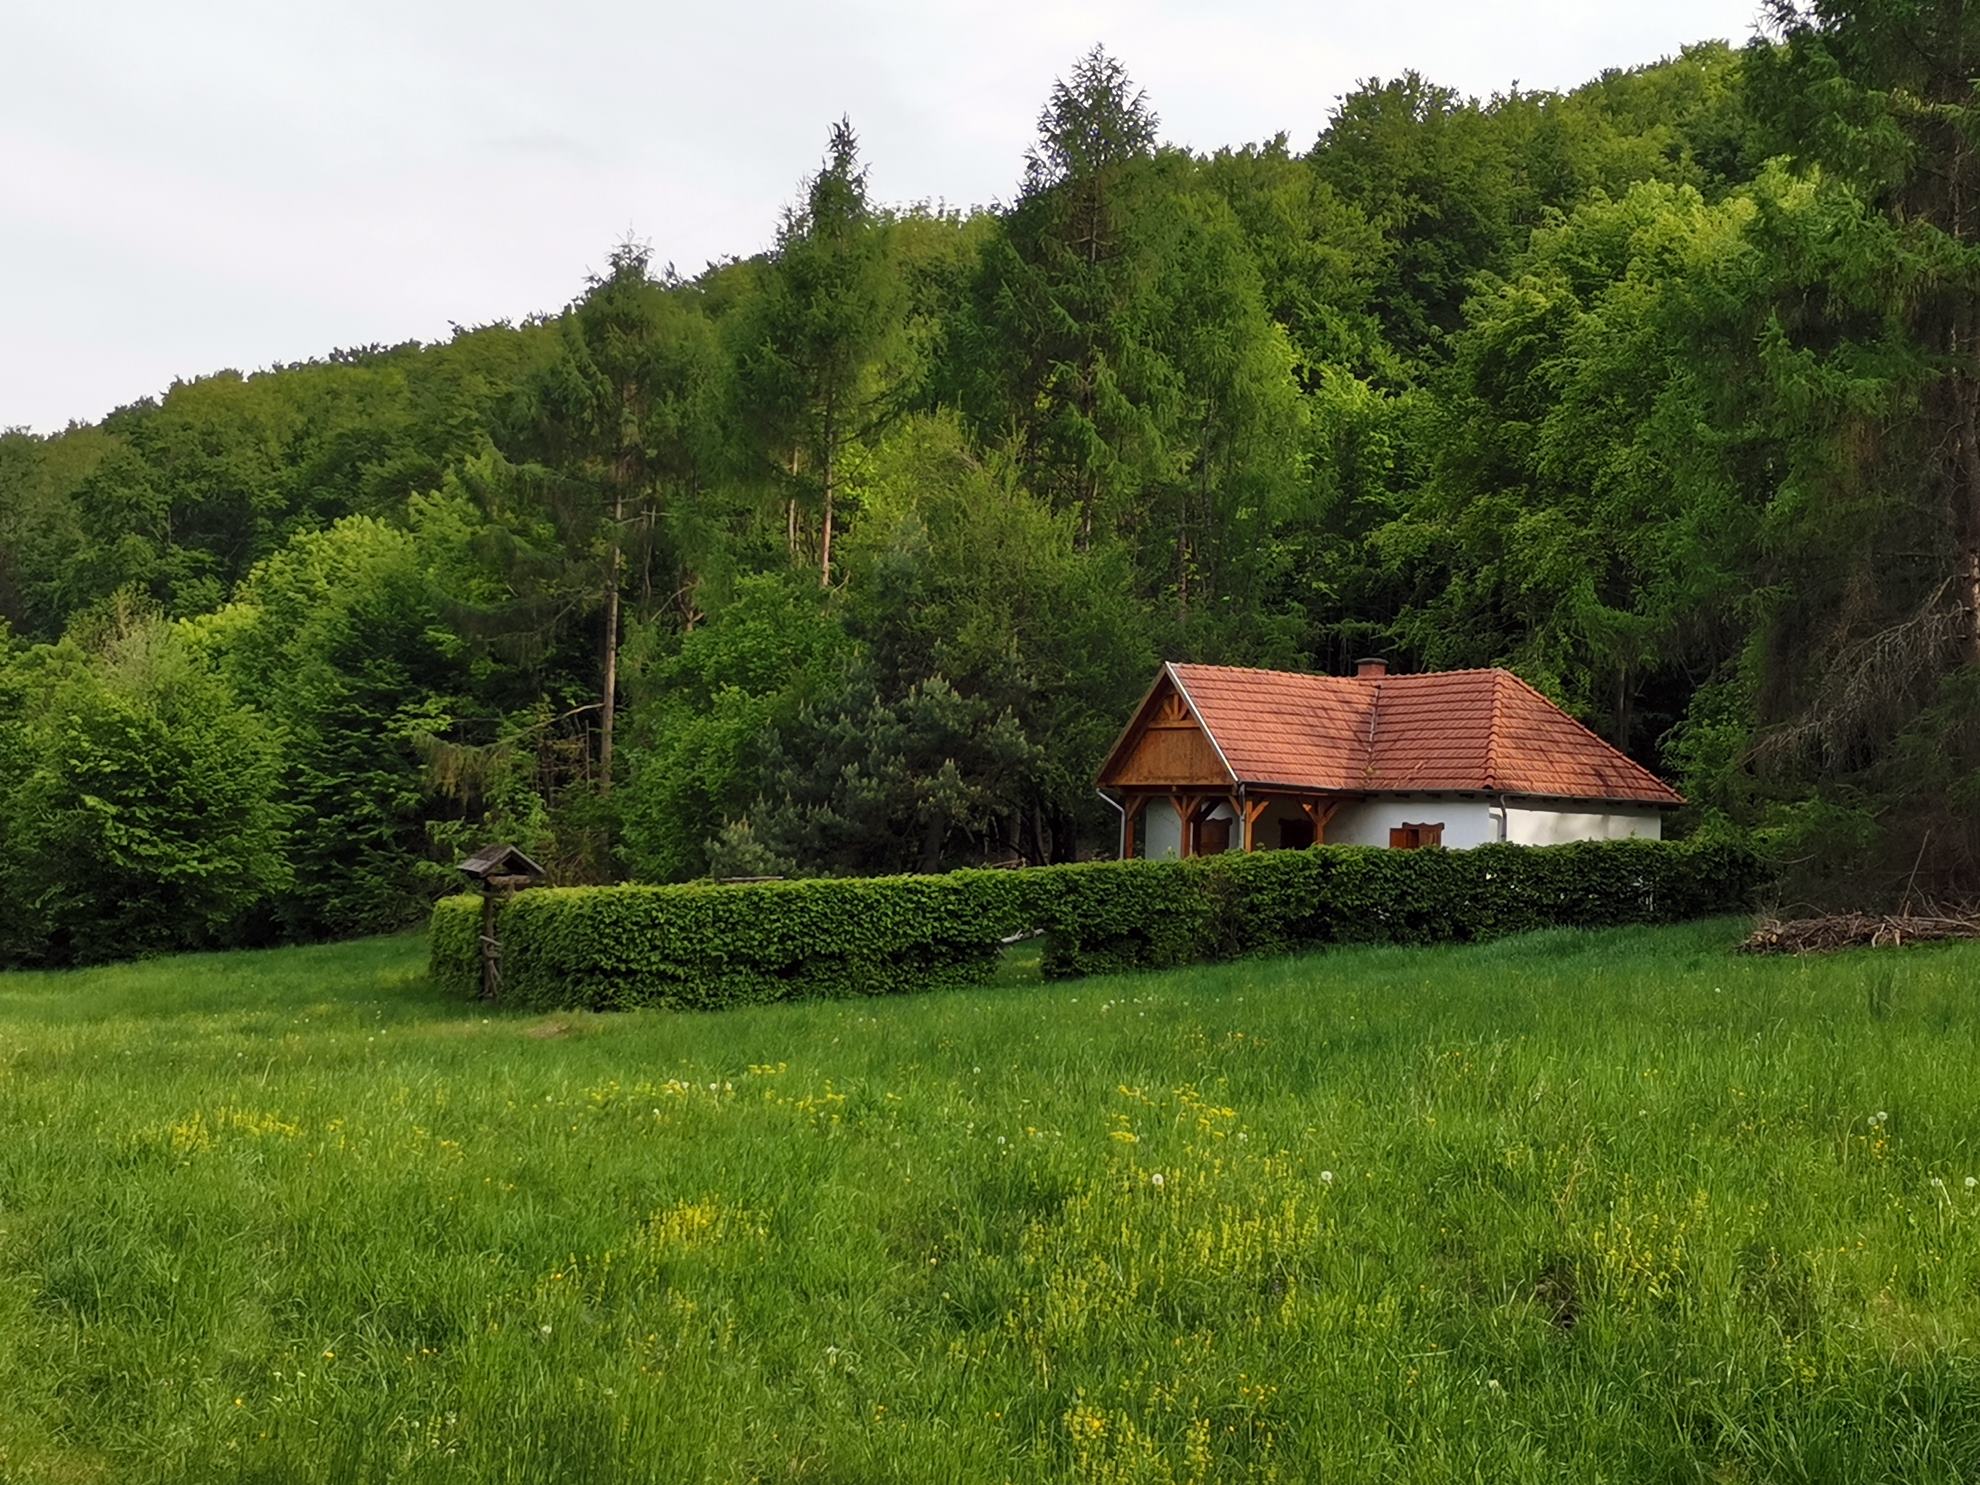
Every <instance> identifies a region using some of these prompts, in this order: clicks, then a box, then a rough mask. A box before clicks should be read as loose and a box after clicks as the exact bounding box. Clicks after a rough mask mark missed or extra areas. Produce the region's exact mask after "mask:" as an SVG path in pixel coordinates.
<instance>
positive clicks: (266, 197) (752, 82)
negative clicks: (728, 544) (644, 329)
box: [0, 0, 1757, 430]
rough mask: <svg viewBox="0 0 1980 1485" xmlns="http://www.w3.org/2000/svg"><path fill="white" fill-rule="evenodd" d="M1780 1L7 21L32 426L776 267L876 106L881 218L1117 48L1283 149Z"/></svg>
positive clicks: (600, 10) (3, 48) (795, 4)
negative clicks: (1345, 97)
mask: <svg viewBox="0 0 1980 1485" xmlns="http://www.w3.org/2000/svg"><path fill="white" fill-rule="evenodd" d="M1756 9H1757V4H1756V0H1665V3H1662V4H1658V5H1640V4H1628V3H1618V0H1604V3H1593V0H1588V3H1574V0H1521V3H1513V0H1417V3H1415V4H1395V3H1386V4H1385V3H1382V0H1361V3H1356V4H1345V5H1344V4H1338V3H1334V4H1328V3H1318V4H1316V3H1312V0H1308V3H1303V4H1300V3H1290V0H1287V3H1279V0H1226V3H1222V4H1218V5H1210V4H1203V3H1198V4H1194V5H1191V4H1184V3H1180V0H1140V3H1128V0H1108V3H1093V4H1079V3H1051V0H1002V3H988V0H967V3H944V0H926V3H917V0H851V3H836V4H834V3H828V4H818V3H801V0H758V3H755V4H749V3H740V4H739V3H733V0H731V3H701V4H695V5H692V6H688V5H680V4H674V3H660V4H652V3H646V4H635V3H629V0H620V3H606V0H562V3H559V4H555V5H550V4H543V5H524V4H516V3H511V0H468V3H428V0H392V3H373V0H330V3H326V4H315V5H310V6H307V7H304V6H292V5H286V4H282V3H279V0H278V3H274V4H270V3H269V0H254V3H249V4H236V3H231V0H184V3H180V4H160V3H158V0H143V3H137V4H115V5H111V4H95V3H89V0H52V3H51V0H0V58H4V59H5V63H4V70H3V71H0V77H3V78H4V82H0V427H6V426H12V425H22V424H25V425H27V426H29V427H32V428H36V429H41V430H47V429H53V428H58V427H60V426H61V425H62V424H64V423H65V422H67V421H69V420H70V419H72V418H74V419H82V420H91V419H94V418H97V417H100V416H101V415H102V414H103V413H105V412H107V411H109V410H110V409H111V408H112V407H115V406H117V405H119V404H121V403H125V402H129V401H132V400H134V399H136V398H138V397H141V396H144V395H146V394H150V393H157V392H160V391H163V390H164V389H165V388H166V387H167V386H168V385H170V383H171V381H172V380H173V378H174V377H181V376H193V375H198V374H201V373H204V372H209V371H213V370H216V369H219V368H222V367H229V366H231V367H237V368H239V369H241V370H244V371H245V370H251V369H254V368H256V367H261V366H265V365H267V364H269V363H270V362H274V361H289V360H301V359H304V358H306V357H309V356H312V355H319V354H322V353H323V352H326V351H328V350H330V349H332V348H333V347H336V346H349V345H362V344H367V343H370V342H375V341H383V342H394V341H401V340H408V339H434V338H437V337H442V336H445V335H446V334H447V328H448V325H449V323H450V322H455V321H458V322H460V323H462V324H478V323H482V322H485V321H488V320H494V319H503V318H519V317H521V316H523V315H525V314H528V313H530V312H532V311H536V310H554V309H557V308H559V307H560V306H562V305H563V304H564V303H566V302H567V301H568V300H569V299H570V298H571V296H572V295H573V294H574V293H575V292H576V291H577V289H578V288H579V286H580V283H581V280H582V278H583V276H584V274H585V272H586V270H587V269H588V268H591V267H595V266H597V265H598V264H600V263H601V262H602V260H603V258H604V256H605V252H606V249H607V248H608V247H609V245H610V244H611V243H612V242H613V241H615V240H616V239H618V238H620V237H622V236H624V235H625V233H626V232H627V231H628V230H631V231H632V232H634V233H635V234H637V235H638V236H640V237H642V238H644V239H647V240H649V241H651V243H652V244H653V247H654V252H655V256H656V258H657V259H658V260H660V261H663V262H665V261H672V262H674V263H675V264H677V265H678V266H679V267H680V268H681V269H682V270H683V271H686V272H692V271H694V270H697V269H699V268H700V267H701V266H702V265H703V264H704V263H706V262H707V261H708V260H709V259H711V258H714V257H719V256H723V255H726V254H731V253H736V254H748V253H751V252H755V251H757V250H758V249H759V248H761V247H763V246H764V245H765V244H766V243H767V242H768V241H769V239H770V237H771V235H772V233H773V231H774V229H775V226H776V221H777V216H778V212H779V211H780V210H781V208H782V207H783V205H784V204H785V203H786V202H787V201H789V200H790V199H791V197H792V195H793V193H794V191H795V190H796V187H797V183H798V181H799V179H800V178H801V177H802V176H803V175H805V174H806V173H807V172H808V171H810V170H811V169H813V168H814V167H815V165H816V163H817V159H818V156H819V154H820V153H821V151H822V149H823V145H824V139H825V129H826V125H827V123H828V121H829V120H831V119H833V118H835V117H837V116H838V115H839V114H840V113H847V114H850V115H851V117H852V120H853V124H854V127H855V128H856V129H857V130H858V131H859V134H860V137H861V139H862V141H863V143H864V146H865V152H866V157H867V159H868V161H869V162H870V164H871V167H872V181H873V185H874V188H875V190H876V192H877V194H878V195H879V196H880V198H882V199H884V200H887V201H892V202H905V201H913V200H919V199H928V200H942V201H947V202H950V203H952V204H955V205H960V206H967V205H970V204H973V203H980V202H990V201H994V200H996V199H999V198H1001V197H1006V196H1008V195H1009V194H1010V193H1011V191H1012V190H1013V188H1014V185H1015V182H1016V181H1017V178H1018V173H1019V169H1020V165H1021V162H1022V159H1023V155H1024V151H1025V149H1026V147H1027V145H1028V143H1029V141H1030V138H1031V134H1032V128H1033V121H1034V120H1035V118H1036V116H1037V112H1038V108H1039V105H1040V103H1041V102H1042V101H1043V99H1044V97H1045V94H1046V91H1047V90H1048V89H1049V88H1050V86H1051V82H1052V79H1053V78H1054V77H1055V76H1056V75H1058V74H1060V73H1062V72H1063V71H1065V70H1066V68H1067V66H1068V65H1069V64H1070V63H1071V61H1072V60H1073V59H1074V58H1075V57H1076V56H1077V55H1078V54H1079V53H1080V52H1081V51H1083V50H1085V49H1086V48H1087V47H1089V46H1091V45H1092V44H1093V43H1094V42H1095V41H1100V42H1104V43H1105V44H1106V46H1107V47H1108V48H1109V49H1110V50H1111V51H1113V52H1115V53H1116V54H1117V55H1119V56H1120V57H1121V58H1122V59H1123V60H1124V61H1125V62H1126V63H1127V65H1128V67H1129V69H1130V70H1131V71H1132V73H1133V75H1134V77H1135V79H1136V80H1137V81H1138V82H1139V83H1140V84H1141V85H1142V86H1143V87H1145V88H1146V89H1147V90H1148V93H1149V97H1150V99H1151V101H1152V102H1153V103H1154V106H1155V108H1156V110H1157V112H1158V113H1159V114H1160V115H1161V119H1162V129H1161V132H1162V136H1163V138H1164V139H1166V140H1168V141H1170V142H1173V143H1177V144H1186V145H1190V146H1193V147H1196V148H1200V149H1209V148H1213V147H1215V146H1217V145H1220V144H1241V143H1244V142H1246V141H1249V140H1256V139H1264V138H1267V137H1269V136H1270V135H1272V134H1273V133H1275V132H1277V131H1279V130H1284V131H1286V133H1287V134H1289V135H1290V136H1291V138H1292V140H1293V142H1294V144H1295V145H1297V146H1304V145H1306V144H1309V143H1310V142H1311V141H1312V139H1313V137H1314V136H1315V135H1316V134H1317V133H1318V132H1319V130H1320V128H1321V127H1322V125H1323V124H1324V122H1325V120H1326V117H1327V112H1328V110H1329V108H1330V107H1332V105H1333V103H1334V101H1335V100H1336V99H1337V98H1338V97H1339V96H1340V95H1341V93H1343V92H1344V91H1346V90H1348V89H1350V88H1352V87H1353V86H1354V85H1355V83H1356V81H1357V80H1359V79H1361V78H1365V77H1369V76H1377V75H1379V76H1393V75H1395V74H1396V73H1398V72H1401V71H1402V70H1403V69H1405V68H1409V67H1414V68H1416V69H1417V70H1418V71H1420V72H1422V73H1424V74H1425V75H1427V76H1428V77H1430V78H1431V79H1433V80H1434V81H1437V82H1441V83H1444V84H1447V85H1449V86H1453V87H1456V88H1458V89H1460V90H1462V91H1464V92H1468V93H1477V94H1485V93H1490V92H1492V91H1494V90H1498V89H1503V88H1506V87H1508V86H1510V85H1512V84H1513V83H1515V82H1517V83H1519V84H1520V85H1521V86H1524V87H1528V88H1560V87H1570V86H1572V85H1574V84H1575V83H1578V82H1582V81H1584V80H1586V79H1587V78H1589V77H1592V76H1593V75H1594V74H1595V73H1597V72H1599V71H1600V70H1601V69H1602V68H1604V67H1610V66H1634V65H1636V64H1639V63H1643V62H1648V61H1653V60H1655V59H1656V58H1657V57H1659V56H1663V55H1667V54H1669V53H1671V52H1673V51H1675V50H1676V49H1677V48H1678V47H1680V46H1681V45H1683V44H1684V43H1686V42H1689V41H1696V40H1701V39H1704V38H1707V37H1721V38H1726V39H1731V40H1744V39H1745V37H1746V35H1747V34H1748V32H1749V30H1750V29H1751V26H1752V23H1753V19H1754V16H1755V13H1756Z"/></svg>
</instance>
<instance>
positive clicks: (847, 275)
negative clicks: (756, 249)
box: [739, 118, 906, 587]
mask: <svg viewBox="0 0 1980 1485" xmlns="http://www.w3.org/2000/svg"><path fill="white" fill-rule="evenodd" d="M905 305H906V299H905V295H904V292H903V286H902V284H901V283H900V281H899V279H898V278H897V277H896V276H895V274H894V271H893V267H892V265H891V264H890V263H889V262H888V259H887V255H886V251H885V244H884V242H883V241H882V238H881V233H880V220H879V216H878V214H877V213H876V212H875V210H874V208H873V204H872V201H871V199H870V198H869V195H868V191H867V167H866V166H865V165H864V164H863V163H862V162H861V160H860V157H859V137H858V136H857V135H856V134H854V132H853V128H852V123H851V121H850V120H848V119H844V118H842V119H840V120H839V121H838V122H837V123H835V124H834V125H832V128H831V133H830V135H829V137H828V139H827V142H826V149H825V159H824V163H823V164H822V165H821V166H820V167H819V170H818V173H817V174H815V175H813V176H812V177H811V178H810V179H809V180H808V181H807V182H806V183H805V196H804V201H803V204H802V205H800V206H798V207H795V208H793V209H791V210H790V211H788V212H786V213H785V216H784V221H783V225H782V226H781V228H780V229H779V230H778V233H777V247H776V252H775V254H774V256H773V258H772V262H771V269H770V273H769V276H768V279H767V281H766V283H765V285H764V291H763V295H762V298H761V301H760V302H759V303H758V304H757V305H756V306H754V309H753V314H752V318H751V320H750V323H749V328H748V332H747V341H746V344H745V346H744V349H743V353H742V366H741V368H740V372H741V375H740V377H739V388H740V391H741V394H742V396H743V398H744V401H745V403H746V407H747V412H748V416H749V421H751V422H752V423H753V424H754V426H755V428H756V434H757V437H758V439H759V441H760V443H761V445H762V450H763V453H764V455H765V457H766V459H767V460H769V461H771V462H772V463H773V464H774V466H775V467H776V468H777V469H778V471H779V472H780V473H781V474H782V475H783V476H784V482H785V483H786V485H787V487H788V489H789V492H790V493H789V494H788V496H787V497H786V507H785V509H786V540H787V543H788V546H789V549H790V551H791V553H792V555H793V557H795V556H796V554H797V552H798V549H799V547H800V545H802V544H804V543H803V542H802V534H803V533H802V532H801V529H800V528H801V525H802V524H803V523H802V522H801V519H800V513H801V509H802V507H803V506H804V505H813V506H815V508H816V510H817V512H818V543H817V561H818V581H819V585H820V586H821V587H830V586H831V584H832V541H833V537H834V533H835V529H836V526H837V523H838V519H839V504H840V492H841V485H842V480H843V476H844V455H845V451H846V449H847V447H848V446H849V445H850V444H852V443H853V442H854V441H855V440H857V439H859V438H862V437H864V436H866V435H867V434H869V433H870V432H872V431H873V427H874V425H875V422H876V421H877V419H878V417H879V415H880V412H881V409H882V407H883V400H882V395H881V394H882V391H883V389H882V388H881V387H880V386H879V385H878V374H879V371H880V368H881V366H882V363H883V360H884V357H885V353H886V351H887V349H888V347H889V346H890V344H891V343H892V342H893V340H894V338H895V337H896V336H897V335H898V334H899V332H900V327H901V319H902V315H903V313H904V310H905Z"/></svg>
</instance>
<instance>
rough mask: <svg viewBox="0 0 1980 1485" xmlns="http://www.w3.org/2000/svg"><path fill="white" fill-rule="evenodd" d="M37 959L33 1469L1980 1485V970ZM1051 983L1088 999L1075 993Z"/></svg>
mask: <svg viewBox="0 0 1980 1485" xmlns="http://www.w3.org/2000/svg"><path fill="white" fill-rule="evenodd" d="M1737 932H1738V929H1737V926H1736V925H1731V924H1725V923H1719V924H1703V925H1693V926H1687V927H1683V928H1675V929H1656V930H1647V929H1646V930H1623V931H1616V932H1608V933H1585V934H1584V933H1550V934H1544V935H1537V936H1532V937H1528V938H1523V939H1516V940H1510V941H1506V942H1502V943H1498V944H1493V945H1490V946H1485V947H1472V948H1457V949H1444V950H1371V951H1356V952H1338V953H1333V954H1328V955H1324V956H1318V957H1313V958H1307V959H1299V960H1284V961H1272V962H1253V963H1240V964H1234V965H1228V966H1223V967H1219V968H1214V969H1203V970H1192V971H1189V972H1184V973H1176V974H1169V975H1151V976H1145V977H1139V978H1120V979H1099V980H1088V981H1083V982H1077V983H1072V984H1063V985H1054V986H1042V985H1037V984H1030V983H1024V980H1025V975H1026V967H1025V966H1024V965H1023V964H1016V965H1014V966H1013V967H1012V970H1011V975H1010V982H1009V983H1006V984H1003V985H1000V986H996V987H992V988H988V989H984V990H980V991H971V992H966V993H954V994H946V995H935V996H924V997H909V998H903V999H898V1000H887V1001H876V1002H836V1003H810V1004H795V1005H779V1006H768V1007H762V1008H757V1009H747V1010H739V1011H732V1012H725V1013H721V1014H718V1015H705V1016H686V1015H667V1014H644V1015H628V1016H622V1017H591V1016H583V1015H563V1016H554V1017H543V1016H530V1017H522V1016H515V1015H506V1014H502V1013H500V1012H488V1011H485V1010H483V1009H482V1008H479V1007H475V1006H469V1005H463V1004H461V1003H458V1002H454V1001H449V1000H447V999H444V998H442V997H440V996H438V995H437V994H436V993H434V992H433V991H432V990H430V989H429V988H428V987H427V985H426V983H425V981H424V979H423V977H422V970H421V961H422V958H423V954H424V947H423V944H422V943H421V942H419V941H417V940H412V939H404V940H381V941H374V942H368V943H359V944H351V945H343V946H336V947H327V948H314V949H300V950H287V951H280V952H271V953H244V954H233V955H225V956H211V957H194V958H180V959H171V960H162V961H157V962H154V963H150V964H143V965H133V966H123V967H117V968H110V969H103V970H95V971H88V972H81V973H75V974H69V975H13V976H4V977H0V1480H4V1481H7V1482H10V1485H11V1482H15V1481H63V1482H68V1481H89V1480H105V1481H109V1480H116V1481H123V1480H133V1479H135V1480H210V1479H219V1480H237V1479H238V1480H261V1481H271V1482H273V1481H284V1482H286V1481H312V1480H347V1479H366V1480H380V1479H393V1480H400V1479H403V1480H461V1481H468V1480H476V1481H484V1480H504V1481H532V1482H536V1481H545V1480H582V1481H611V1480H651V1481H667V1482H673V1481H696V1480H710V1481H715V1480H720V1481H730V1480H752V1479H763V1480H814V1481H840V1482H865V1481H891V1480H901V1481H907V1480H930V1481H963V1480H971V1481H973V1480H986V1481H1001V1480H1012V1481H1034V1480H1057V1479H1079V1480H1092V1481H1120V1482H1127V1481H1213V1480H1214V1481H1224V1480H1244V1479H1258V1480H1266V1479H1277V1480H1282V1481H1288V1482H1292V1481H1306V1480H1314V1479H1328V1480H1385V1481H1386V1480H1400V1481H1431V1480H1449V1479H1457V1478H1462V1479H1467V1480H1470V1479H1478V1480H1494V1481H1497V1480H1520V1481H1527V1480H1575V1481H1585V1480H1598V1479H1606V1480H1616V1481H1639V1480H1663V1479H1676V1480H1711V1481H1749V1480H1750V1481H1761V1480H1768V1481H1776V1480H1808V1481H1857V1480H1860V1481H1869V1480H1903V1481H1931V1480H1945V1481H1952V1480H1959V1479H1971V1478H1974V1477H1976V1476H1980V1191H1976V1190H1975V1188H1973V1187H1969V1186H1968V1185H1967V1181H1968V1180H1969V1179H1970V1178H1980V1004H1976V982H1980V953H1975V952H1974V951H1972V950H1971V949H1966V948H1948V949H1940V950H1918V951H1908V952H1905V953H1902V954H1884V955H1851V956H1841V957H1837V958H1834V959H1826V960H1819V961H1780V960H1766V961H1762V960H1745V959H1739V958H1735V957H1733V956H1731V955H1730V954H1729V953H1728V952H1727V949H1728V946H1729V944H1730V943H1731V942H1732V941H1733V939H1734V938H1735V937H1736V935H1737ZM1033 972H1035V967H1034V970H1033Z"/></svg>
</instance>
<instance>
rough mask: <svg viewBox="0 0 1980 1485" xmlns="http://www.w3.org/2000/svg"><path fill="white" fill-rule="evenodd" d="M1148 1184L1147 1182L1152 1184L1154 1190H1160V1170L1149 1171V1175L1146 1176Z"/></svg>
mask: <svg viewBox="0 0 1980 1485" xmlns="http://www.w3.org/2000/svg"><path fill="white" fill-rule="evenodd" d="M1148 1184H1149V1185H1151V1186H1153V1187H1154V1188H1155V1189H1156V1190H1158V1191H1159V1190H1161V1189H1162V1173H1161V1172H1160V1171H1159V1170H1158V1171H1154V1172H1151V1173H1150V1175H1149V1177H1148Z"/></svg>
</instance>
